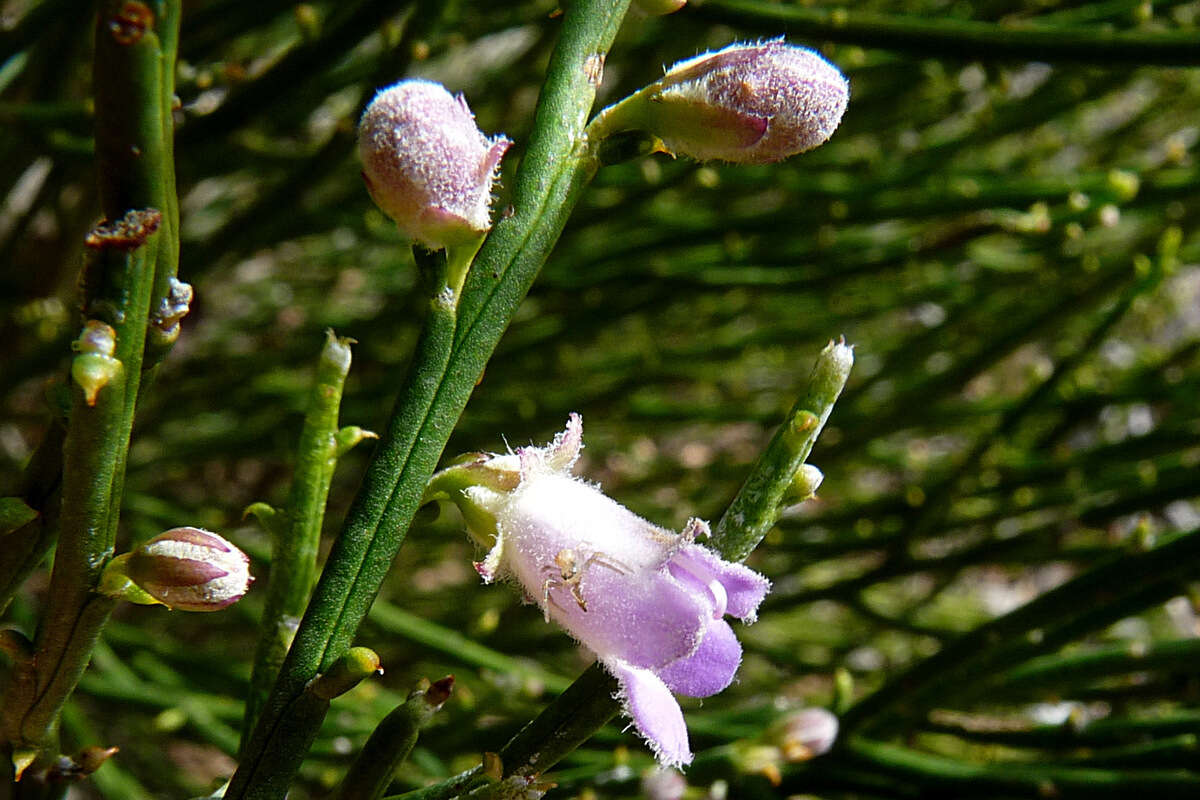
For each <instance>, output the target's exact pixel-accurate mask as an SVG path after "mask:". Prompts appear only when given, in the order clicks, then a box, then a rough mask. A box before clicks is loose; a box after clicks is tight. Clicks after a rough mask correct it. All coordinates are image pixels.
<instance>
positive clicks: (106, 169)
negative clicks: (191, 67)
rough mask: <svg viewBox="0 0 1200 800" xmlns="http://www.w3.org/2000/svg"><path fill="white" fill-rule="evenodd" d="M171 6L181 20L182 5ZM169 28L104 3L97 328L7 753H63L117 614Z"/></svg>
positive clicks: (90, 290) (90, 295) (93, 272)
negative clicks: (106, 581) (70, 701)
mask: <svg viewBox="0 0 1200 800" xmlns="http://www.w3.org/2000/svg"><path fill="white" fill-rule="evenodd" d="M159 6H160V8H161V7H163V6H162V4H159ZM171 7H172V8H175V13H176V14H177V13H178V10H177V3H176V4H175V5H174V6H171ZM162 21H163V18H162V17H159V18H156V16H155V14H154V12H153V11H152V10H151V9H150V8H149V7H148V6H145V5H143V4H141V3H138V2H116V0H111V1H110V2H106V3H104V4H102V7H101V9H100V13H99V14H98V16H97V20H96V38H95V41H96V52H95V91H96V150H97V156H98V158H99V172H100V187H101V202H102V206H103V210H104V213H105V215H106V217H107V218H108V220H109V223H107V224H104V225H101V226H99V227H97V228H96V229H94V230H93V231H92V233H91V234H89V236H88V239H87V241H86V243H87V244H88V246H89V248H91V249H92V250H93V251H94V253H95V256H94V258H93V260H92V261H91V262H90V263H89V265H88V268H87V271H86V272H85V279H84V282H83V289H84V296H83V309H84V314H85V318H86V319H87V320H88V325H87V327H85V333H84V336H83V337H81V339H80V342H81V349H82V350H83V352H81V354H80V355H79V356H77V357H76V359H75V363H74V365H73V371H72V375H73V379H74V380H73V386H72V390H73V393H74V404H73V408H72V412H71V418H70V422H69V426H68V432H67V439H66V445H65V449H64V464H63V468H64V472H63V491H62V494H63V507H62V521H61V532H60V535H59V542H58V548H57V550H56V553H55V559H54V571H53V573H52V575H51V582H50V592H49V600H48V603H47V608H46V611H45V614H44V616H43V618H42V622H41V625H40V627H39V630H38V635H37V641H36V648H37V649H36V652H35V654H34V656H33V657H32V658H31V659H29V660H28V661H27V662H25V663H23V664H21V665H18V667H17V668H16V671H15V675H14V677H13V679H12V681H11V682H10V685H9V687H8V692H7V694H6V696H5V703H4V709H3V725H2V728H3V736H4V740H5V744H6V750H7V751H9V752H10V753H11V752H12V750H13V749H16V748H27V749H33V750H36V751H38V752H39V758H40V759H42V760H45V759H46V758H48V757H50V756H52V755H53V753H51V752H50V750H51V749H52V748H53V746H54V743H53V738H54V729H55V725H56V721H57V718H58V714H59V712H60V711H61V709H62V707H63V704H64V703H65V702H66V700H67V698H68V697H69V696H70V694H71V692H72V691H73V690H74V688H75V685H76V683H77V682H78V680H79V677H80V675H81V674H82V673H83V670H84V668H85V667H86V666H87V663H88V660H89V658H90V655H91V649H92V646H93V645H94V643H95V641H96V639H97V637H98V636H99V634H100V630H101V629H102V627H103V625H104V622H105V621H106V620H107V618H108V614H109V612H110V611H111V609H112V606H113V601H111V600H109V599H108V598H104V597H101V596H98V595H94V594H92V589H93V587H94V586H95V585H96V583H97V581H98V579H99V575H100V571H101V569H102V568H103V566H104V564H105V562H106V561H107V560H108V559H109V558H111V556H112V551H113V543H114V539H115V536H116V526H117V519H118V515H119V513H120V505H121V493H122V485H123V483H124V472H125V460H126V456H127V454H128V450H129V440H130V433H131V429H132V425H133V415H134V410H135V408H136V404H137V397H138V390H139V387H140V381H141V371H142V359H143V352H144V349H145V341H146V329H147V325H148V319H149V315H150V304H151V297H152V292H153V285H154V273H155V264H156V260H157V252H158V240H157V239H156V238H155V234H156V232H157V230H158V229H159V227H160V225H161V223H162V219H163V215H162V213H161V211H160V210H159V209H163V208H166V207H167V206H168V203H167V198H166V187H165V183H164V181H163V175H164V171H165V170H166V169H167V168H166V167H165V166H164V164H165V160H166V158H167V151H166V150H165V148H164V142H163V136H164V134H163V132H164V130H166V128H167V123H166V122H165V121H164V120H163V119H162V114H163V113H164V110H163V105H162V100H163V85H162V81H163V73H164V70H165V68H164V65H163V52H162V46H161V42H162V39H161V38H160V36H159V31H158V28H156V27H155V26H156V24H158V23H161V22H162ZM105 323H106V324H105ZM89 331H91V332H92V333H95V332H98V331H101V332H102V331H107V334H105V336H104V337H102V338H104V340H105V341H106V345H105V346H104V347H102V348H100V349H99V350H96V351H95V352H89V351H88V349H87V348H86V347H84V345H83V343H84V341H85V337H90V336H91V335H92V334H91V333H89ZM93 345H94V343H93ZM88 346H89V347H91V346H92V345H88Z"/></svg>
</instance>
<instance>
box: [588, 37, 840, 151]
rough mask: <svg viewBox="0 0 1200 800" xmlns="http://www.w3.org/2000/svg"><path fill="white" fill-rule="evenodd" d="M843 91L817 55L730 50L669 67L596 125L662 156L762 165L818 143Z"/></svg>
mask: <svg viewBox="0 0 1200 800" xmlns="http://www.w3.org/2000/svg"><path fill="white" fill-rule="evenodd" d="M849 100H850V85H849V83H848V82H847V81H846V78H845V76H843V75H842V73H841V72H839V71H838V69H837V67H835V66H833V65H832V64H830V63H829V62H828V61H826V60H825V59H824V58H822V57H821V56H820V55H819V54H818V53H816V52H814V51H812V50H809V49H807V48H804V47H796V46H794V45H790V44H787V43H785V42H784V41H782V40H780V39H774V40H771V41H767V42H758V43H745V44H733V45H730V46H728V47H726V48H724V49H722V50H718V51H716V52H713V53H702V54H701V55H698V56H696V57H695V58H690V59H688V60H686V61H681V62H679V63H678V64H676V65H675V66H673V67H671V69H669V70H668V71H667V73H666V75H664V76H663V77H662V79H661V80H659V81H657V82H655V83H653V84H651V85H649V86H647V87H646V88H645V89H643V90H641V91H639V92H637V93H636V94H634V95H632V96H630V97H629V98H627V99H625V100H623V101H622V102H620V103H618V104H617V105H615V106H613V107H612V108H610V109H606V110H605V112H603V113H602V114H601V115H600V117H599V118H598V119H597V125H598V127H599V129H600V130H601V131H604V132H609V131H611V132H616V131H620V130H627V129H636V130H644V131H647V132H649V133H651V134H653V135H654V136H657V137H659V138H660V139H661V140H662V142H663V145H664V146H665V147H666V149H667V150H668V151H669V152H672V153H682V154H684V155H687V156H691V157H692V158H696V159H699V160H701V161H710V160H716V161H729V162H734V163H739V164H767V163H770V162H773V161H781V160H783V159H785V158H787V157H789V156H792V155H795V154H797V153H803V152H804V151H806V150H811V149H813V148H814V147H817V146H818V145H821V144H823V143H824V142H825V141H827V140H828V139H829V137H830V136H832V135H833V132H834V131H835V130H836V129H837V126H838V124H839V123H840V122H841V120H842V115H843V114H844V113H845V112H846V105H847V103H848V102H849Z"/></svg>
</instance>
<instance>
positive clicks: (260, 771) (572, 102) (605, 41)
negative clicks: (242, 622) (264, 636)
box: [226, 0, 627, 800]
mask: <svg viewBox="0 0 1200 800" xmlns="http://www.w3.org/2000/svg"><path fill="white" fill-rule="evenodd" d="M626 8H627V0H622V1H621V2H616V3H602V2H599V0H592V2H583V1H582V0H581V2H577V3H572V4H571V6H570V8H569V9H568V10H567V13H566V14H565V16H564V18H563V23H562V24H563V34H562V37H561V39H560V41H559V44H558V47H557V48H556V50H555V53H554V55H553V57H552V60H551V65H550V69H549V74H548V78H547V83H546V86H545V89H544V91H543V94H542V97H541V99H540V101H539V104H538V111H537V115H536V119H535V123H534V134H533V137H532V138H531V140H530V146H529V150H528V152H527V154H526V156H525V159H524V161H523V162H522V166H521V169H520V171H519V172H518V174H517V177H516V181H515V186H514V196H513V205H514V213H513V214H512V216H511V217H508V218H506V219H501V220H500V221H498V222H497V223H496V226H495V228H494V230H493V231H492V234H491V235H490V236H489V237H488V240H487V242H486V243H485V244H484V247H483V249H482V250H481V251H480V253H479V255H478V256H477V258H476V259H475V263H474V266H473V267H472V268H471V270H470V273H469V274H468V275H467V277H466V281H465V284H464V287H463V291H462V295H461V298H455V297H453V293H452V292H451V293H450V294H449V296H447V295H446V294H445V293H442V292H438V293H437V294H436V295H435V296H434V297H433V298H431V302H430V306H431V308H430V316H429V319H428V321H427V322H426V324H425V328H424V331H423V333H422V335H421V338H420V341H419V343H418V346H417V351H416V353H415V355H414V360H413V364H412V367H411V368H410V371H409V374H408V376H407V378H406V380H405V384H404V387H403V389H402V390H401V393H400V396H399V398H398V401H397V406H396V408H395V410H394V412H393V414H392V419H391V421H390V422H389V423H388V426H387V430H386V432H385V434H384V437H383V439H382V440H381V442H380V444H379V446H378V448H377V449H376V452H375V454H374V456H373V458H372V462H371V465H370V466H369V467H368V470H367V474H366V475H365V477H364V479H363V484H362V487H361V488H360V490H359V493H358V496H357V498H356V500H355V503H354V504H353V506H352V507H351V509H350V512H349V514H348V515H347V518H346V523H345V525H344V527H343V530H342V533H341V535H340V536H339V537H338V540H337V542H336V543H335V545H334V549H333V551H332V552H331V554H330V557H329V560H328V562H327V563H326V566H325V569H324V570H323V572H322V575H321V579H320V581H319V583H318V584H317V588H316V591H315V592H314V595H313V599H312V602H311V603H310V604H309V607H308V610H307V612H306V613H305V615H304V619H303V620H302V621H301V624H300V628H299V630H298V631H297V633H296V639H295V641H294V643H293V646H292V648H291V650H290V651H289V653H288V657H287V659H286V661H285V662H284V665H283V668H282V669H281V670H280V675H279V680H278V681H276V684H275V686H274V688H273V690H272V693H271V695H270V697H269V698H268V700H267V703H266V705H265V706H264V708H263V711H262V714H261V716H260V718H259V722H258V724H257V726H256V727H255V730H254V733H253V734H252V736H251V738H250V740H249V741H248V742H247V746H246V748H245V758H244V760H243V762H242V764H241V765H240V766H239V769H238V771H237V773H236V774H235V775H234V777H233V780H232V782H231V784H230V786H229V789H228V791H227V792H226V797H227V798H231V800H232V798H250V797H253V798H274V797H281V796H282V793H283V792H284V791H285V790H286V786H287V784H288V782H289V780H290V774H288V773H287V770H288V769H289V767H287V766H286V765H282V764H279V763H271V762H269V761H267V760H264V754H265V753H266V752H268V751H269V749H270V748H268V747H267V744H268V742H269V741H270V740H271V739H272V738H274V737H275V736H276V735H277V733H278V732H280V731H284V730H288V731H290V730H292V729H293V728H294V726H295V724H296V723H295V722H294V721H293V720H291V719H289V714H288V712H287V708H288V706H289V704H290V703H291V701H292V698H295V697H297V696H298V695H299V693H300V692H301V691H302V690H303V687H304V685H305V684H306V683H307V682H308V681H309V680H311V679H312V677H313V676H314V675H315V674H316V673H317V672H319V671H320V670H321V668H322V666H323V665H327V664H329V663H331V662H332V661H333V660H335V659H336V658H337V657H338V656H339V655H340V654H341V653H343V652H345V651H346V649H347V648H348V647H349V644H350V642H351V641H352V639H353V636H354V634H355V632H356V631H357V630H358V626H359V623H360V622H361V621H362V619H363V617H364V616H365V615H366V612H367V609H368V608H369V607H370V605H371V602H372V601H373V600H374V598H375V595H376V594H377V593H378V591H379V588H380V585H381V584H382V582H383V579H384V576H385V575H386V574H387V571H388V568H389V567H390V565H391V562H392V559H393V558H394V557H395V555H396V553H397V551H398V550H399V548H400V545H401V544H402V543H403V541H404V537H405V535H406V533H407V531H408V527H409V525H410V523H411V522H412V518H413V515H414V514H415V513H416V511H417V508H418V507H419V505H420V501H421V497H422V494H423V493H424V489H425V484H426V483H427V482H428V480H429V478H430V477H431V476H432V475H433V471H434V468H435V467H436V465H437V461H438V459H439V458H440V457H441V453H442V450H443V449H444V448H445V446H446V441H447V440H448V439H449V437H450V433H451V431H452V430H453V429H454V426H455V424H456V422H457V420H458V418H459V416H460V415H461V414H462V411H463V409H464V408H465V407H466V404H467V400H468V399H469V398H470V396H471V392H472V391H473V390H474V388H475V384H476V382H477V381H478V379H479V378H480V376H481V375H482V374H483V369H484V366H485V365H486V364H487V361H488V359H489V358H490V357H491V354H492V352H493V350H494V349H495V347H496V344H497V342H499V339H500V336H501V334H503V332H504V330H505V329H506V328H507V326H508V323H509V321H510V320H511V319H512V317H513V314H514V313H515V312H516V309H517V307H518V305H519V304H520V302H521V300H522V299H523V298H524V296H525V294H526V292H527V291H528V290H529V287H530V286H531V285H532V283H533V280H534V278H535V277H536V276H537V273H538V271H539V270H540V269H541V266H542V264H543V263H545V260H546V258H547V257H548V256H549V253H550V249H551V248H552V247H553V245H554V243H555V242H556V241H557V239H558V236H559V235H560V234H561V232H562V229H563V227H564V226H565V224H566V221H567V218H568V216H569V215H570V212H571V209H572V208H573V207H574V205H575V203H576V202H578V199H579V197H580V195H581V193H582V191H583V188H584V187H585V186H586V185H587V183H588V182H589V181H590V179H591V177H592V175H593V174H594V173H595V170H596V166H597V165H596V161H595V159H594V158H593V157H592V156H591V155H590V152H589V150H588V147H587V145H588V142H587V138H586V136H585V135H584V133H583V130H584V124H585V122H586V120H587V116H588V114H589V112H590V110H591V107H592V103H593V101H594V99H595V92H596V87H597V85H598V83H599V81H598V80H597V77H598V76H597V65H598V64H602V63H603V55H604V53H605V51H606V50H607V48H608V46H609V45H610V44H611V42H612V40H613V38H614V37H615V36H616V32H617V29H618V27H619V26H620V22H621V19H622V17H623V16H624V13H625V10H626ZM455 301H457V308H456V307H455V305H454V302H455ZM304 724H307V725H315V724H319V721H317V722H316V723H314V722H312V721H309V722H307V723H304Z"/></svg>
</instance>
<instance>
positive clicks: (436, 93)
mask: <svg viewBox="0 0 1200 800" xmlns="http://www.w3.org/2000/svg"><path fill="white" fill-rule="evenodd" d="M511 144H512V142H510V141H509V140H508V139H507V138H505V137H504V136H496V137H493V138H491V139H489V138H488V137H486V136H484V135H483V133H481V132H480V130H479V128H478V127H477V126H476V125H475V115H474V114H472V113H471V109H470V108H469V107H468V106H467V101H466V100H465V99H464V98H463V96H462V95H458V96H457V97H455V96H454V95H451V94H450V93H449V92H448V91H446V89H445V87H443V86H442V85H441V84H439V83H434V82H432V81H424V80H406V81H401V82H400V83H397V84H395V85H393V86H389V87H388V88H386V89H382V90H380V91H379V93H378V94H376V95H375V99H374V100H372V101H371V104H370V105H369V106H367V110H366V111H365V112H363V116H362V120H361V121H360V122H359V125H358V151H359V155H360V156H361V157H362V163H363V180H364V181H366V184H367V191H368V192H370V194H371V198H372V199H373V200H374V201H375V203H376V204H377V205H378V206H379V208H380V209H382V210H383V212H384V213H385V214H387V215H388V216H389V217H391V218H392V219H393V220H395V221H396V224H397V225H398V226H399V228H400V230H401V231H403V232H404V233H406V234H408V235H409V236H411V237H412V238H414V239H416V240H417V241H419V242H421V243H422V244H424V245H425V246H427V247H429V248H431V249H438V248H442V247H445V246H447V245H453V244H457V243H461V242H464V241H468V240H470V239H473V238H475V237H478V236H480V235H482V234H483V233H485V232H486V231H487V230H488V229H489V228H491V214H490V208H489V207H490V205H491V201H492V182H493V181H494V180H495V178H496V171H497V169H498V167H499V165H500V159H501V158H503V157H504V153H505V151H507V150H508V148H509V146H510V145H511Z"/></svg>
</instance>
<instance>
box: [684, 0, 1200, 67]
mask: <svg viewBox="0 0 1200 800" xmlns="http://www.w3.org/2000/svg"><path fill="white" fill-rule="evenodd" d="M689 7H691V6H689ZM694 7H695V9H696V13H697V14H698V15H699V16H701V17H702V18H704V19H707V20H709V21H716V22H722V23H725V24H728V25H733V26H736V27H738V28H740V29H743V30H749V31H759V32H762V33H763V34H765V35H778V34H779V32H780V31H781V30H782V31H785V32H786V33H787V35H788V36H797V37H806V38H809V39H817V40H822V41H830V42H844V43H847V44H858V45H867V46H871V47H881V48H885V49H890V50H906V51H913V52H916V53H917V54H918V55H920V56H922V57H925V58H935V57H943V56H958V57H963V58H969V59H972V60H978V59H981V58H984V59H988V58H991V59H995V58H1009V59H1026V60H1033V61H1049V62H1057V61H1080V62H1086V63H1100V64H1109V63H1113V62H1118V61H1119V62H1125V63H1134V64H1139V65H1144V64H1168V65H1190V64H1200V47H1197V46H1196V32H1195V31H1193V30H1184V29H1181V30H1168V31H1163V30H1152V31H1116V30H1110V29H1107V28H1102V27H1099V26H1087V27H1085V26H1077V25H1073V26H1050V25H1038V24H1036V23H997V22H983V21H980V20H962V19H952V18H949V17H947V16H945V15H942V16H937V17H932V16H931V17H918V16H914V15H900V14H879V13H875V12H871V11H860V10H858V9H856V8H853V7H850V8H819V7H817V8H810V7H806V6H802V5H797V4H787V5H781V4H776V3H767V2H762V0H703V2H701V3H697V4H695V5H694Z"/></svg>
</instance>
